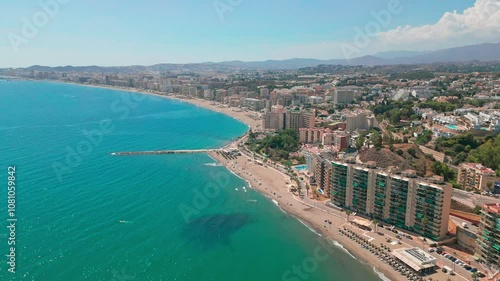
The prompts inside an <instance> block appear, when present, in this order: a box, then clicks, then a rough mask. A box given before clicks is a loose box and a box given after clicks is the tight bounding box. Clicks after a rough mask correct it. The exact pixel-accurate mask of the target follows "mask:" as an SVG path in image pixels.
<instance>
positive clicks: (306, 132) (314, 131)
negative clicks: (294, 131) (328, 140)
mask: <svg viewBox="0 0 500 281" xmlns="http://www.w3.org/2000/svg"><path fill="white" fill-rule="evenodd" d="M325 130H326V129H325V128H300V129H299V141H300V142H301V143H303V144H306V143H312V144H315V143H322V141H323V135H324V133H325Z"/></svg>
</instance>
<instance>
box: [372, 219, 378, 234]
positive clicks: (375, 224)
mask: <svg viewBox="0 0 500 281" xmlns="http://www.w3.org/2000/svg"><path fill="white" fill-rule="evenodd" d="M372 222H373V225H374V226H375V232H377V223H378V220H377V219H373V220H372Z"/></svg>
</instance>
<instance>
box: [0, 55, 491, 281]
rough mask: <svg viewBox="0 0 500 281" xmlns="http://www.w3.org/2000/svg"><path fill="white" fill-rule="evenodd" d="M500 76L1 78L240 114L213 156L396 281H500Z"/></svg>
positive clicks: (289, 73) (330, 69)
mask: <svg viewBox="0 0 500 281" xmlns="http://www.w3.org/2000/svg"><path fill="white" fill-rule="evenodd" d="M499 73H500V64H498V63H457V64H429V65H404V66H403V65H400V66H346V65H344V66H340V65H337V66H333V65H319V66H316V67H304V68H300V69H298V70H279V71H278V70H244V69H241V70H238V69H231V70H227V69H226V70H224V69H223V70H221V69H217V68H213V67H210V66H204V67H201V66H199V67H192V68H188V67H187V66H185V67H178V68H176V69H174V68H168V67H165V68H164V67H162V66H161V65H160V66H158V67H155V69H148V70H137V69H134V71H124V70H123V69H122V70H120V69H104V68H103V69H95V70H93V69H71V68H69V69H65V68H56V69H54V68H44V67H37V66H34V67H30V68H26V69H3V70H1V71H0V75H3V76H5V77H10V78H9V79H29V80H46V81H56V82H65V83H72V84H81V85H85V86H95V87H104V88H113V89H120V90H127V91H137V92H143V93H147V94H152V95H156V96H163V97H168V98H172V99H176V100H179V101H183V102H188V103H193V104H196V105H199V106H201V107H205V108H208V109H211V110H213V111H217V112H221V113H224V114H226V115H229V116H232V117H234V118H236V119H239V120H240V121H242V122H244V123H245V124H247V125H248V126H249V131H248V132H247V133H246V134H245V135H244V136H242V137H240V138H238V139H237V140H236V141H234V142H232V143H230V144H228V145H226V146H225V147H223V148H221V149H215V150H213V151H208V152H207V153H209V155H211V156H212V157H213V158H214V159H216V160H217V161H218V162H220V163H222V164H224V165H225V166H226V167H227V168H228V169H230V170H232V171H233V172H234V173H235V174H237V175H239V176H240V177H242V178H244V179H246V180H247V181H248V182H249V183H250V185H251V186H252V187H253V188H254V189H256V190H259V191H261V192H262V193H263V194H265V195H266V196H267V197H269V198H270V199H271V200H272V201H273V202H275V204H276V205H278V206H279V207H280V208H282V209H283V210H285V211H286V212H288V213H290V214H292V215H294V216H296V217H298V218H300V219H302V220H304V221H305V223H306V224H308V225H310V226H311V227H312V228H314V229H315V230H316V231H317V232H318V233H320V234H321V235H322V236H324V237H330V238H332V239H333V240H335V241H338V242H339V243H341V244H342V245H343V246H344V247H345V248H346V249H347V250H348V251H349V252H350V253H352V254H353V255H354V256H356V257H357V258H358V259H360V260H362V261H364V262H366V263H368V264H370V265H373V266H375V267H376V268H377V269H378V270H380V271H381V272H383V273H384V275H385V276H386V277H388V278H389V279H390V280H443V281H445V280H500V262H499V257H500V135H499V134H498V133H499V132H500V74H499ZM245 192H246V190H245ZM294 274H297V276H299V277H300V273H299V272H293V273H289V274H288V275H286V276H283V280H299V279H294V276H295V275H294Z"/></svg>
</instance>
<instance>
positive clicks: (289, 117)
mask: <svg viewBox="0 0 500 281" xmlns="http://www.w3.org/2000/svg"><path fill="white" fill-rule="evenodd" d="M315 115H316V114H315V112H314V111H313V112H311V113H309V112H304V111H288V112H287V113H286V114H285V129H293V130H297V131H298V130H299V129H300V128H314V125H315V118H316V116H315Z"/></svg>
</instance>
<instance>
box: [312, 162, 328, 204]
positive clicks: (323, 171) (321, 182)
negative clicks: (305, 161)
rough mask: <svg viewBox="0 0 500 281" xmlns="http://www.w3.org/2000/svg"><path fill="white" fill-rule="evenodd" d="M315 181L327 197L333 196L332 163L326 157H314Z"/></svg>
mask: <svg viewBox="0 0 500 281" xmlns="http://www.w3.org/2000/svg"><path fill="white" fill-rule="evenodd" d="M313 161H314V181H315V183H316V185H317V187H318V188H319V189H321V191H322V192H323V195H324V196H326V197H330V196H331V193H330V191H331V189H330V187H331V179H330V176H331V172H332V169H331V162H330V161H329V160H328V158H325V157H324V155H314V160H313Z"/></svg>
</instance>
